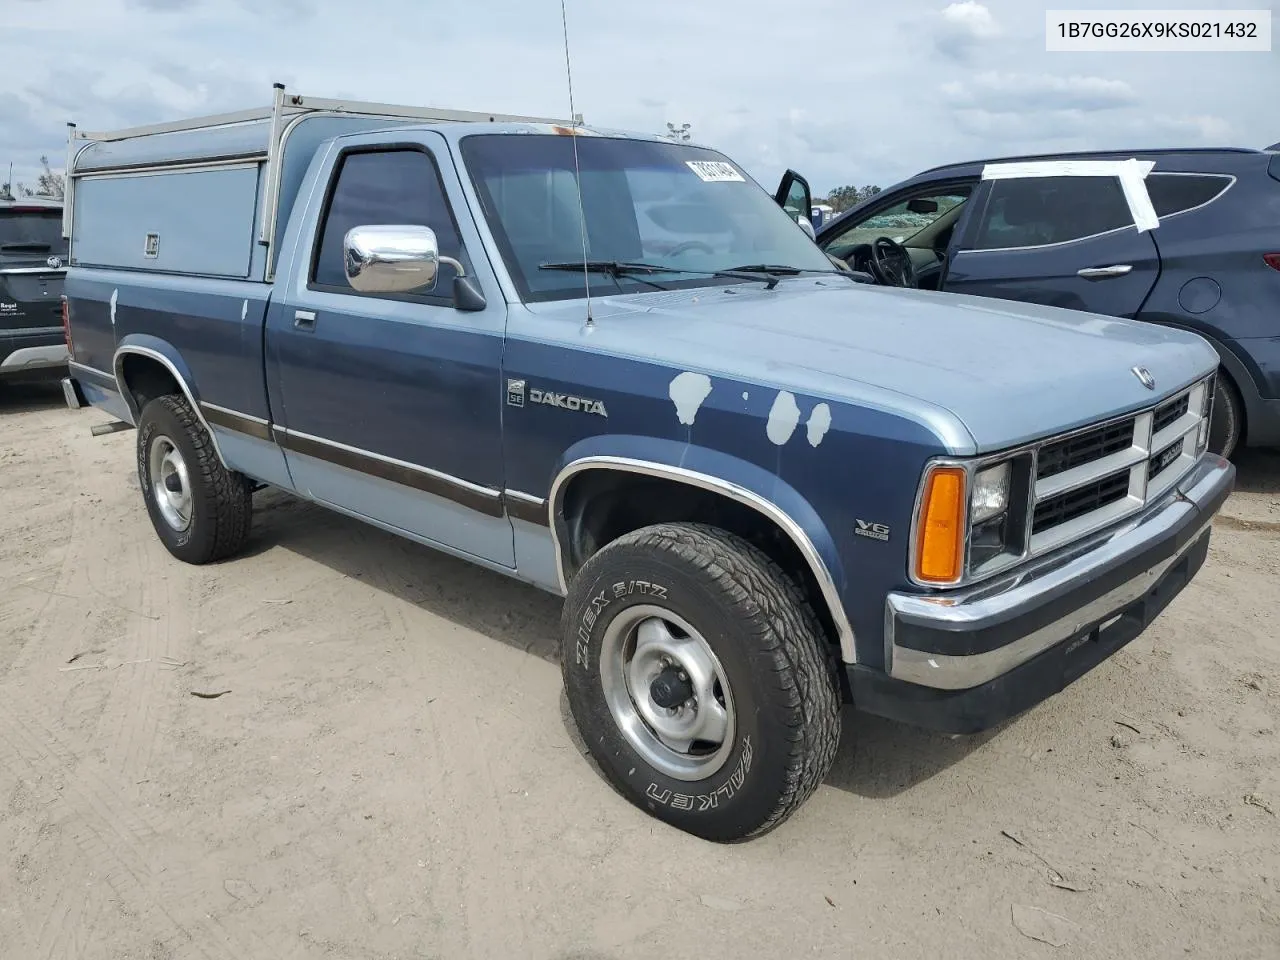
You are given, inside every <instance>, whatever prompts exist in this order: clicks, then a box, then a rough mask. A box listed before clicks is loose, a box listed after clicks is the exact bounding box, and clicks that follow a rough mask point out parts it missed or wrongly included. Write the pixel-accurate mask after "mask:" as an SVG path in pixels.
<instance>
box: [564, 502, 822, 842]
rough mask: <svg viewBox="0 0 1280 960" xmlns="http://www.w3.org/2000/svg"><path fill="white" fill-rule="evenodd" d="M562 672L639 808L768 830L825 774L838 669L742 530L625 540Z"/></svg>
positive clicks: (575, 620)
mask: <svg viewBox="0 0 1280 960" xmlns="http://www.w3.org/2000/svg"><path fill="white" fill-rule="evenodd" d="M563 630H564V645H563V648H562V651H561V669H562V670H563V673H564V680H565V688H566V693H567V696H568V700H569V707H570V710H571V712H572V714H573V717H574V720H575V722H576V724H577V726H578V729H579V731H580V732H581V734H582V737H583V739H584V740H585V741H586V743H587V746H588V748H589V749H590V751H591V754H592V756H593V757H594V758H595V760H596V762H597V763H599V765H600V767H601V768H602V769H603V771H604V773H605V775H606V776H607V777H608V778H609V780H610V781H611V782H612V783H613V784H614V785H615V786H616V787H617V788H618V789H619V790H620V791H621V792H622V793H623V795H624V796H626V798H627V799H628V800H630V801H631V802H632V803H634V804H635V805H636V806H638V807H640V808H641V809H643V810H646V811H647V812H649V813H650V814H651V815H653V816H655V817H657V818H658V819H660V820H664V821H666V822H667V823H670V824H672V825H674V826H676V827H678V828H680V829H682V830H685V831H688V832H689V833H692V834H695V835H697V836H700V837H704V838H706V839H709V840H716V841H735V840H743V839H747V838H750V837H754V836H758V835H759V834H762V833H765V832H767V831H768V830H771V829H772V828H774V827H776V826H777V825H778V824H780V823H782V822H783V821H785V820H786V819H787V818H788V817H790V816H791V814H792V813H794V812H795V811H796V810H797V809H798V808H799V807H800V806H801V805H802V804H803V803H804V802H805V800H806V799H808V797H809V796H810V795H811V794H812V793H813V791H814V790H815V789H816V787H817V785H818V784H819V783H820V782H821V781H822V779H823V777H824V776H825V775H826V773H827V771H828V769H829V768H830V766H831V762H832V760H833V759H834V757H835V751H836V746H837V744H838V742H839V737H840V701H839V694H838V687H837V684H836V682H835V674H834V669H833V664H832V660H831V658H830V656H829V653H828V647H827V645H826V640H825V638H824V637H823V636H822V633H821V630H820V628H819V626H818V624H817V620H816V618H815V616H814V614H813V611H812V609H810V607H809V605H808V603H807V601H806V600H805V599H804V597H803V596H802V594H801V593H800V591H799V589H798V588H797V586H796V585H795V583H794V582H793V581H792V580H791V579H790V578H788V577H787V576H786V575H785V574H784V573H783V572H782V570H781V569H779V568H778V566H777V565H776V564H775V563H773V561H771V560H770V559H769V558H768V557H767V556H766V555H765V554H763V553H762V552H761V551H759V550H757V549H756V548H755V547H753V546H751V545H750V544H749V543H747V542H746V541H744V540H742V539H741V538H739V537H736V536H733V535H731V534H729V533H726V532H725V531H723V530H719V529H716V528H712V527H707V526H702V525H698V524H684V523H680V524H658V525H655V526H650V527H645V528H643V529H641V530H637V531H635V532H633V533H629V534H626V535H625V536H623V537H620V538H619V539H617V540H615V541H613V542H612V543H610V544H608V545H607V546H605V547H604V548H603V549H602V550H600V551H599V552H598V553H596V554H595V555H594V556H593V557H591V559H590V560H588V561H587V563H586V564H585V565H584V566H583V567H582V569H581V570H580V571H579V573H578V575H577V576H576V577H575V578H574V581H573V583H572V585H571V587H570V589H569V594H568V597H567V598H566V601H565V608H564V619H563Z"/></svg>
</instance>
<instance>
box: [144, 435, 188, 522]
mask: <svg viewBox="0 0 1280 960" xmlns="http://www.w3.org/2000/svg"><path fill="white" fill-rule="evenodd" d="M148 461H149V464H148V465H149V470H148V473H149V474H150V478H151V495H152V496H153V497H154V499H155V501H156V506H157V507H159V509H160V516H161V517H163V518H164V522H165V523H166V524H167V525H168V526H169V527H170V528H171V529H173V530H176V531H178V532H182V531H183V530H186V529H187V527H189V526H191V481H190V479H189V477H188V475H187V463H186V461H185V460H183V459H182V454H181V453H180V452H179V451H178V447H177V445H176V444H174V442H173V441H172V440H170V439H169V438H168V437H166V436H164V435H159V436H156V437H154V438H153V439H152V441H151V452H150V453H149V454H148Z"/></svg>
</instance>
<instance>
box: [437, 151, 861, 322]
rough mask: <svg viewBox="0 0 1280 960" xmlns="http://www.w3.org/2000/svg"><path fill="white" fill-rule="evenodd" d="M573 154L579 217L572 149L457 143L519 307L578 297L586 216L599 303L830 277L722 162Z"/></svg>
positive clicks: (695, 156) (768, 202)
mask: <svg viewBox="0 0 1280 960" xmlns="http://www.w3.org/2000/svg"><path fill="white" fill-rule="evenodd" d="M577 147H578V159H577V163H578V165H579V166H580V169H581V175H582V209H580V208H579V204H578V188H577V184H576V182H575V177H574V172H575V163H574V138H573V137H569V136H564V135H556V134H546V135H530V136H527V137H511V136H492V135H486V134H477V135H474V136H469V137H465V138H463V140H462V155H463V158H464V160H465V161H466V165H467V168H468V169H469V171H470V174H471V178H472V182H473V183H474V184H475V187H476V190H477V192H478V193H479V195H480V201H481V204H482V205H483V207H484V212H485V217H486V219H487V220H488V223H489V226H490V229H492V230H493V233H494V235H495V237H496V239H497V242H498V244H499V246H500V247H501V249H502V252H503V256H504V258H505V259H506V261H507V266H508V269H510V271H511V273H512V276H513V278H514V280H515V282H516V284H517V285H518V286H519V288H520V292H521V296H523V297H524V298H525V299H526V300H559V299H568V298H572V297H579V296H582V294H583V284H584V278H583V273H582V271H581V270H579V271H578V272H577V273H576V274H575V272H574V271H572V270H570V269H568V268H567V264H569V263H572V262H576V263H578V264H581V263H582V260H583V245H582V223H583V219H584V212H585V220H586V224H587V236H588V244H587V250H586V255H587V258H588V259H590V260H591V261H594V262H595V265H594V268H593V269H592V271H591V273H590V282H591V292H592V294H593V295H596V296H599V295H601V294H609V293H618V292H626V293H632V292H638V291H642V290H652V289H653V288H654V287H655V286H660V287H668V286H670V287H677V286H689V285H706V284H711V283H717V284H719V283H726V282H737V283H741V282H742V280H743V276H742V275H740V274H739V275H734V276H729V277H716V276H712V274H714V273H716V272H717V271H726V270H727V271H733V270H735V269H736V270H739V271H741V270H744V269H748V268H754V269H760V268H761V267H764V266H767V267H768V268H770V269H771V270H777V271H778V272H781V271H782V268H793V270H797V271H814V272H821V273H833V272H835V271H834V269H833V267H832V264H831V261H830V260H828V259H827V257H826V256H825V255H824V254H823V253H822V251H820V250H819V249H818V248H817V246H815V245H814V243H813V241H812V240H810V239H809V238H808V237H807V236H806V235H805V234H804V232H803V231H802V230H801V229H800V227H799V226H798V225H797V224H796V223H795V221H794V220H792V219H791V218H790V217H788V216H787V214H786V213H785V212H783V210H782V208H781V207H779V206H778V204H777V203H776V202H775V201H774V199H773V198H772V197H770V196H769V195H768V194H767V193H765V192H764V191H763V190H761V189H760V187H759V186H758V185H757V184H755V183H754V182H753V181H751V180H749V179H747V177H746V175H745V174H743V173H742V172H741V171H740V170H739V169H738V168H737V166H736V165H735V164H733V163H731V162H730V161H729V160H728V159H727V158H725V157H724V155H722V154H720V153H716V152H715V151H713V150H706V149H703V148H700V147H691V146H687V145H683V144H677V143H663V142H654V141H648V140H630V139H621V138H611V137H599V136H591V135H582V136H579V137H577ZM610 264H612V265H620V266H621V269H606V268H605V267H606V266H607V265H610ZM544 265H552V266H551V268H550V269H548V268H546V267H544ZM654 267H657V268H660V269H652V268H654ZM761 276H762V277H763V276H766V275H765V274H761Z"/></svg>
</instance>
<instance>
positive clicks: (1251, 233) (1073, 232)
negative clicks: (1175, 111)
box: [779, 149, 1280, 456]
mask: <svg viewBox="0 0 1280 960" xmlns="http://www.w3.org/2000/svg"><path fill="white" fill-rule="evenodd" d="M1131 157H1132V158H1137V159H1138V160H1140V161H1141V160H1149V161H1152V162H1153V163H1154V167H1153V168H1152V169H1151V172H1150V173H1149V174H1148V175H1147V177H1146V185H1147V192H1148V194H1149V196H1150V198H1151V202H1152V206H1153V207H1154V208H1155V212H1156V214H1157V215H1158V216H1159V218H1160V222H1159V226H1158V227H1157V228H1156V229H1154V230H1148V231H1142V232H1139V230H1138V229H1137V227H1136V226H1134V221H1133V216H1132V214H1131V213H1130V210H1129V207H1128V205H1127V203H1126V201H1125V197H1124V194H1123V190H1122V189H1121V186H1120V181H1119V179H1118V178H1116V177H1105V176H1083V177H1082V176H1044V175H1036V176H1026V177H1013V178H1010V179H988V180H983V179H982V172H983V168H984V166H986V164H988V163H1007V162H1012V161H1043V160H1126V159H1129V158H1131ZM788 175H789V176H792V175H791V174H790V172H788ZM795 180H796V181H797V182H798V183H799V184H800V185H803V186H807V185H804V184H803V178H799V177H795ZM786 189H787V183H786V181H784V186H783V188H782V190H784V191H785V190H786ZM793 192H795V191H794V189H793ZM779 195H780V196H781V195H782V193H781V191H780V194H779ZM804 202H807V198H802V199H801V200H800V201H797V202H796V205H797V207H803V203H804ZM816 238H817V242H818V245H819V246H821V247H822V248H823V249H824V250H825V251H826V252H827V254H828V255H830V256H832V257H835V258H838V259H839V260H842V261H844V262H846V263H847V264H848V265H849V266H850V267H852V268H853V269H855V270H857V271H860V272H862V273H866V274H870V276H871V277H874V278H875V281H876V282H877V283H881V284H888V285H893V286H907V287H920V288H924V289H929V290H943V291H947V292H951V293H963V294H976V295H978V296H984V297H998V298H1002V299H1007V300H1020V301H1028V302H1033V303H1043V304H1048V305H1050V306H1057V307H1067V308H1070V309H1075V310H1085V311H1089V312H1091V313H1099V314H1106V315H1110V316H1116V317H1127V318H1136V319H1138V320H1146V321H1149V322H1151V323H1161V324H1165V325H1168V326H1172V327H1182V328H1185V329H1188V330H1193V331H1195V332H1196V333H1198V334H1200V335H1201V336H1203V337H1205V338H1206V339H1207V340H1208V341H1209V342H1210V343H1211V344H1213V346H1214V347H1215V348H1216V349H1217V351H1218V354H1219V356H1220V357H1221V358H1222V366H1221V368H1220V369H1221V375H1220V376H1219V378H1218V387H1217V389H1216V391H1215V396H1214V416H1213V425H1212V431H1211V434H1210V448H1211V449H1212V450H1214V451H1215V452H1217V453H1220V454H1222V455H1224V456H1230V455H1231V454H1232V452H1233V451H1234V450H1235V449H1236V447H1237V446H1239V445H1242V444H1247V445H1249V446H1277V445H1280V153H1275V152H1272V151H1265V150H1247V149H1188V150H1134V151H1118V152H1113V153H1112V152H1108V153H1102V152H1097V153H1073V154H1057V155H1044V156H1036V157H1006V158H1001V159H999V160H988V161H977V162H971V163H957V164H952V165H949V166H944V167H935V168H934V169H932V170H927V171H925V172H924V173H920V174H918V175H916V176H914V177H912V178H911V179H909V180H906V181H904V182H902V183H900V184H898V185H896V186H894V187H891V188H890V189H888V190H885V191H883V192H882V193H878V194H876V195H875V196H873V197H871V198H869V199H867V200H864V201H863V202H862V203H860V204H858V205H857V206H855V207H852V208H851V209H849V210H847V211H846V212H845V213H843V214H842V215H840V216H839V217H836V218H835V219H832V220H830V221H828V222H827V223H826V224H823V225H822V227H821V228H820V229H819V230H818V231H817V234H816ZM1026 362H1027V363H1031V364H1036V365H1038V366H1039V367H1041V368H1042V369H1043V370H1044V379H1045V389H1046V390H1052V389H1053V383H1054V372H1055V364H1056V362H1057V361H1056V360H1055V358H1054V357H1027V358H1026ZM997 375H998V374H997Z"/></svg>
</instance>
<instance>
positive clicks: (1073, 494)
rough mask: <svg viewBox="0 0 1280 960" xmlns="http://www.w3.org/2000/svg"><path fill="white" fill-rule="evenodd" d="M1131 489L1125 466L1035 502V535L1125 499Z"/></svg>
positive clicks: (1033, 526)
mask: <svg viewBox="0 0 1280 960" xmlns="http://www.w3.org/2000/svg"><path fill="white" fill-rule="evenodd" d="M1128 492H1129V471H1128V470H1124V471H1121V472H1120V473H1113V474H1111V476H1109V477H1105V478H1103V479H1102V480H1097V481H1095V482H1093V483H1090V484H1087V485H1085V486H1083V487H1077V488H1076V489H1075V490H1071V491H1068V492H1067V493H1060V494H1058V496H1056V497H1050V498H1049V499H1048V500H1045V501H1044V502H1042V503H1038V504H1036V509H1035V513H1034V515H1033V517H1032V521H1031V533H1032V536H1034V535H1035V534H1037V533H1041V532H1042V531H1044V530H1048V529H1049V528H1051V527H1056V526H1059V525H1061V524H1064V523H1070V522H1071V521H1072V520H1075V519H1077V518H1078V517H1083V516H1084V515H1085V514H1087V513H1092V512H1093V511H1095V510H1101V509H1102V508H1103V507H1106V506H1110V505H1111V504H1113V503H1115V502H1117V501H1119V500H1123V499H1124V498H1125V495H1126V494H1127V493H1128Z"/></svg>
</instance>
